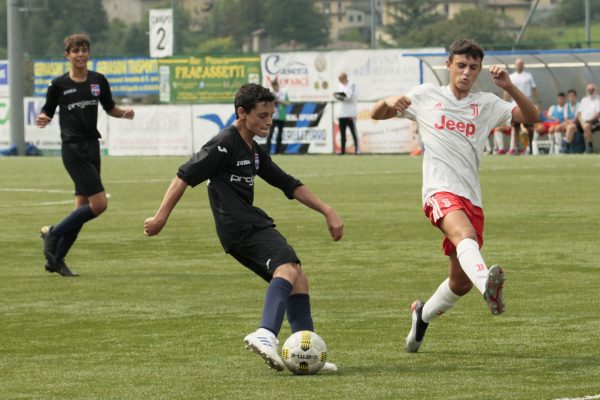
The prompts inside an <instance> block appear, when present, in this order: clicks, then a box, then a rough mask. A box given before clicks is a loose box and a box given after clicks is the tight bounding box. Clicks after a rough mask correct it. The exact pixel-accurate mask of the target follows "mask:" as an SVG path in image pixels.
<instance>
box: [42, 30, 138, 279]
mask: <svg viewBox="0 0 600 400" xmlns="http://www.w3.org/2000/svg"><path fill="white" fill-rule="evenodd" d="M89 51H90V41H89V38H88V37H87V36H86V35H84V34H75V35H71V36H69V37H67V38H66V39H65V56H66V58H67V59H68V60H69V62H70V64H71V65H70V70H69V72H68V73H66V74H64V75H62V76H59V77H58V78H56V79H54V80H53V81H52V83H51V84H50V86H48V92H47V94H46V104H44V106H43V107H42V112H41V113H40V115H39V116H38V118H37V125H38V127H40V128H44V127H46V125H48V123H49V122H50V121H51V120H52V117H53V116H54V111H55V110H56V107H57V106H59V107H60V114H59V115H60V136H61V140H62V147H61V152H62V160H63V164H64V165H65V168H66V169H67V172H68V173H69V175H70V176H71V179H73V182H74V183H75V210H74V211H73V212H72V213H71V214H70V215H68V216H67V217H66V218H65V219H64V220H62V221H61V222H60V223H58V224H56V225H54V226H51V227H43V228H42V232H41V234H42V239H43V240H44V255H45V257H46V264H45V268H46V271H48V272H57V273H59V274H60V275H62V276H76V275H77V274H75V273H73V272H72V271H71V270H70V269H69V268H68V267H67V265H66V264H65V261H64V258H65V256H66V255H67V252H68V251H69V249H70V248H71V246H72V245H73V243H75V240H76V239H77V235H78V234H79V231H80V230H81V228H82V227H83V224H85V223H86V222H87V221H89V220H91V219H93V218H96V217H97V216H98V215H100V214H102V213H103V212H104V211H105V210H106V207H107V199H106V193H105V192H104V187H103V186H102V180H101V179H100V144H99V143H98V139H99V138H100V133H99V132H98V129H97V128H96V124H97V121H98V103H100V104H102V107H103V108H104V110H105V111H106V113H107V114H108V115H110V116H112V117H115V118H128V119H132V118H133V115H134V113H133V110H132V109H122V108H119V107H117V106H116V105H115V102H114V101H113V99H112V94H111V92H110V86H109V84H108V81H107V80H106V78H105V77H104V75H102V74H99V73H97V72H95V71H88V69H87V63H88V59H89Z"/></svg>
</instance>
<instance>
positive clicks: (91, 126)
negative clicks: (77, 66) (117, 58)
mask: <svg viewBox="0 0 600 400" xmlns="http://www.w3.org/2000/svg"><path fill="white" fill-rule="evenodd" d="M98 103H100V104H102V108H104V110H105V111H110V110H112V109H113V108H114V107H115V102H114V101H113V98H112V94H111V92H110V86H109V84H108V81H107V80H106V78H105V77H104V75H102V74H100V73H98V72H95V71H88V76H87V79H86V81H85V82H75V81H74V80H72V79H71V78H70V77H69V73H66V74H64V75H62V76H59V77H58V78H56V79H54V80H53V81H52V83H50V86H48V92H47V93H46V104H44V106H43V107H42V112H43V113H44V114H46V115H47V116H48V117H50V118H52V117H53V116H54V112H55V111H56V106H60V111H59V112H60V136H61V139H62V141H63V142H77V141H85V140H97V139H98V138H100V132H98V128H96V125H97V123H98Z"/></svg>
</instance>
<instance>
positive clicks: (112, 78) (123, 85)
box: [33, 57, 159, 97]
mask: <svg viewBox="0 0 600 400" xmlns="http://www.w3.org/2000/svg"><path fill="white" fill-rule="evenodd" d="M88 69H90V70H93V71H96V72H100V73H101V74H103V75H104V76H106V79H108V82H109V83H110V89H111V91H112V94H113V95H114V96H128V97H129V96H140V95H147V94H158V93H159V76H158V61H157V60H156V59H153V58H146V57H138V58H99V59H94V60H90V61H89V62H88ZM68 71H69V62H68V61H58V60H34V62H33V91H34V95H35V96H46V89H47V88H48V85H49V84H50V82H51V81H52V79H54V78H56V77H58V76H60V75H63V74H65V73H67V72H68Z"/></svg>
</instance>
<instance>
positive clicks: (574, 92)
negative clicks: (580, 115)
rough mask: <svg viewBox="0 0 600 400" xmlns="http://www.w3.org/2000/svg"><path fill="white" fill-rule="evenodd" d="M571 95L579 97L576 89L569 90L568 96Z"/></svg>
mask: <svg viewBox="0 0 600 400" xmlns="http://www.w3.org/2000/svg"><path fill="white" fill-rule="evenodd" d="M569 93H573V94H574V95H575V96H577V92H576V91H575V89H569V90H567V94H569Z"/></svg>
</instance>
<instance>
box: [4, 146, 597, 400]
mask: <svg viewBox="0 0 600 400" xmlns="http://www.w3.org/2000/svg"><path fill="white" fill-rule="evenodd" d="M183 161H185V159H184V158H115V157H112V158H111V157H106V158H104V160H103V179H104V184H105V187H106V188H107V191H108V192H109V193H110V195H111V197H110V203H109V209H108V211H107V212H106V213H105V214H104V215H103V216H102V217H101V218H99V219H98V220H95V221H92V222H90V223H89V224H87V225H86V227H85V228H84V230H83V231H82V233H81V235H80V240H79V241H78V242H77V243H76V245H75V247H74V248H73V250H72V252H71V254H70V255H69V257H68V259H67V262H68V263H69V265H70V266H71V267H72V269H74V270H75V271H77V272H79V273H80V274H81V276H80V277H79V278H75V279H68V278H61V277H59V276H58V275H56V274H48V273H46V272H44V270H43V256H42V253H41V240H40V238H39V236H38V230H39V228H40V226H42V225H45V224H51V223H56V222H58V221H59V220H60V219H61V218H62V217H64V216H65V215H66V214H67V213H68V212H69V211H70V209H71V205H70V200H71V198H72V195H71V191H72V188H71V183H70V180H69V178H68V176H67V174H66V172H65V171H64V169H63V166H62V163H61V161H60V159H59V158H53V157H49V158H0V224H1V229H0V249H1V254H0V256H1V257H2V259H1V261H0V265H1V271H2V278H1V279H0V296H1V298H2V302H1V303H0V398H2V399H159V398H161V399H286V398H291V399H344V400H349V399H361V400H364V399H484V398H485V399H556V398H577V397H584V396H596V395H599V394H600V311H599V309H600V300H599V298H598V295H599V294H600V291H599V287H600V266H599V262H598V246H599V243H600V240H599V239H600V228H599V227H600V213H599V211H600V209H599V207H598V204H599V203H598V199H599V198H600V157H597V156H583V155H582V156H565V157H552V156H540V157H513V158H510V157H508V156H504V157H492V156H488V157H486V158H485V159H484V162H483V165H482V168H481V176H482V185H483V193H484V209H485V211H486V236H485V240H486V244H485V246H484V252H483V254H484V257H485V259H486V261H487V263H488V264H490V265H491V264H493V263H501V264H502V265H503V266H504V268H505V270H506V279H507V281H506V290H505V296H506V301H507V312H506V313H505V314H504V315H502V316H499V317H492V316H491V315H490V314H489V312H488V310H487V308H486V306H485V304H484V302H483V300H482V299H481V297H480V295H479V293H478V292H476V291H473V292H472V293H470V294H469V295H467V296H466V297H465V298H464V299H462V300H461V301H460V302H459V304H458V305H457V307H455V308H454V309H453V310H452V311H451V312H449V313H448V314H447V315H445V316H443V317H441V318H439V319H437V320H435V321H434V322H433V323H432V324H431V326H430V327H429V330H428V333H427V336H426V340H425V342H424V344H423V346H422V347H421V351H420V352H419V353H418V354H407V353H405V352H404V338H405V336H406V334H407V332H408V330H409V327H410V313H409V305H410V303H411V302H412V301H413V300H414V299H416V298H423V299H427V298H428V296H429V295H430V294H432V293H433V291H434V290H435V288H436V287H437V285H438V284H439V283H440V282H441V281H442V280H443V279H445V277H446V275H447V261H446V259H445V257H444V256H443V255H442V252H441V234H440V233H439V231H437V230H436V229H435V228H433V227H432V226H431V225H430V223H429V222H428V221H427V220H426V219H425V217H424V216H423V214H422V211H421V200H420V184H421V165H420V164H421V159H420V158H410V157H406V156H362V157H353V156H348V157H336V156H288V157H279V158H276V161H277V162H278V163H279V164H280V165H281V166H282V167H283V168H284V169H286V170H287V171H289V172H290V173H292V174H293V175H295V176H297V177H298V178H300V179H301V180H302V181H303V182H305V183H306V184H308V185H309V187H310V188H311V189H312V190H313V191H314V192H316V193H317V194H319V196H320V197H321V198H323V199H324V200H326V201H327V202H329V203H330V204H332V205H333V206H334V207H336V209H337V210H338V212H339V214H340V215H341V216H342V218H343V219H344V222H345V237H344V239H343V240H342V241H341V242H337V243H335V242H332V241H331V240H330V239H329V236H328V233H327V229H326V226H325V224H324V220H323V218H322V217H321V216H320V215H319V214H317V213H315V212H313V211H311V210H309V209H308V208H306V207H303V206H302V205H300V204H299V203H298V202H295V201H288V200H286V198H285V197H284V195H283V194H282V193H281V192H279V191H278V190H275V189H273V188H271V187H269V186H268V185H267V184H265V183H264V182H263V181H261V180H257V184H256V201H255V204H256V205H257V206H259V207H261V208H263V209H264V210H266V211H267V212H268V213H269V214H270V215H271V216H272V217H274V218H275V220H276V222H277V223H278V228H279V229H280V231H281V232H282V233H283V234H284V235H285V236H287V238H288V240H289V241H290V243H291V244H292V245H293V246H294V247H295V249H296V251H297V252H298V254H299V255H300V257H301V258H302V260H303V264H304V268H305V270H306V271H307V273H308V276H309V279H310V280H311V292H312V304H313V316H314V319H315V324H316V330H317V332H318V333H319V334H321V336H322V337H323V338H324V339H325V341H326V342H327V344H328V346H329V356H330V359H331V360H332V361H334V362H335V363H337V364H338V366H339V368H340V370H339V372H338V373H337V374H335V375H316V376H309V377H297V376H294V375H292V374H291V373H289V372H283V373H277V372H275V371H272V370H268V369H267V368H266V366H265V365H264V364H263V363H262V361H261V360H260V359H259V358H258V357H257V356H255V355H253V354H251V353H249V352H247V351H246V350H245V349H244V346H243V341H242V339H243V337H244V336H245V335H246V334H247V333H249V332H251V331H253V330H254V329H255V328H256V327H257V323H258V321H259V319H260V312H261V308H262V302H263V295H264V291H265V287H266V286H265V284H264V283H263V282H262V281H261V280H260V279H258V278H256V277H254V276H253V275H252V274H251V273H250V272H248V271H247V270H245V269H244V268H243V267H241V266H240V265H238V264H237V262H236V261H235V260H234V259H233V258H232V257H230V256H227V255H225V254H224V253H223V251H222V248H221V247H220V245H219V242H218V239H217V237H216V235H215V229H214V222H213V220H212V215H211V213H210V209H209V206H208V200H207V196H206V187H205V185H200V186H198V187H197V188H195V189H193V190H188V192H187V193H186V195H185V196H184V198H183V199H182V201H181V203H180V204H179V206H178V207H177V208H176V210H175V212H174V213H173V215H172V217H171V220H170V222H169V224H168V225H167V227H166V228H165V230H164V231H163V232H162V233H161V235H159V236H158V237H154V238H146V237H144V236H143V234H142V225H143V221H144V219H145V218H146V217H148V216H151V215H153V213H154V212H155V210H156V208H157V207H158V205H159V204H160V201H161V199H162V195H163V193H164V191H165V189H166V187H167V186H168V184H169V182H170V180H171V179H172V177H173V176H174V173H175V171H176V170H177V167H178V166H179V165H180V164H181V163H182V162H183ZM288 334H289V327H288V326H287V323H285V324H284V328H283V330H282V332H281V335H280V339H282V340H284V339H285V338H286V337H287V335H288ZM594 398H597V397H594Z"/></svg>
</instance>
